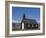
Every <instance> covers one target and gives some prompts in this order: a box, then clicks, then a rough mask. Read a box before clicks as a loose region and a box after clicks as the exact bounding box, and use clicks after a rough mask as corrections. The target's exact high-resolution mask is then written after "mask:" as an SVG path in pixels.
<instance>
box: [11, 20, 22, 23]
mask: <svg viewBox="0 0 46 38" xmlns="http://www.w3.org/2000/svg"><path fill="white" fill-rule="evenodd" d="M12 22H13V23H21V21H18V20H12Z"/></svg>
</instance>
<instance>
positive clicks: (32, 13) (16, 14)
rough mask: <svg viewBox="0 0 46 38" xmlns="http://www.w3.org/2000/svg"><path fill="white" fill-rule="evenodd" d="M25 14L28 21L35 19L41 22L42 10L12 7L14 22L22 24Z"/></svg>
mask: <svg viewBox="0 0 46 38" xmlns="http://www.w3.org/2000/svg"><path fill="white" fill-rule="evenodd" d="M23 14H25V16H26V18H28V19H35V20H36V21H37V22H39V21H40V8H35V7H33V8H32V7H12V20H13V21H14V22H15V21H17V22H21V20H22V18H23Z"/></svg>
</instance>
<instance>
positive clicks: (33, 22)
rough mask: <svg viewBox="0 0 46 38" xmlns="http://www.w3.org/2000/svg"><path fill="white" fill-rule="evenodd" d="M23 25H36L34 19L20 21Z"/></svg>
mask: <svg viewBox="0 0 46 38" xmlns="http://www.w3.org/2000/svg"><path fill="white" fill-rule="evenodd" d="M22 22H24V23H30V24H38V23H37V21H36V20H35V19H24V20H22Z"/></svg>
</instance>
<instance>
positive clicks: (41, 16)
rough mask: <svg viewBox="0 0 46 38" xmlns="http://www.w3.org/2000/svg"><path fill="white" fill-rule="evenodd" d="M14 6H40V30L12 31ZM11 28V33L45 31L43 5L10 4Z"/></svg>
mask: <svg viewBox="0 0 46 38" xmlns="http://www.w3.org/2000/svg"><path fill="white" fill-rule="evenodd" d="M12 6H14V7H36V8H40V30H32V31H31V30H28V31H12ZM9 8H10V11H9V14H10V17H9V18H10V25H9V27H10V30H9V34H26V33H42V32H43V7H42V6H40V5H23V4H10V7H9Z"/></svg>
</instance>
